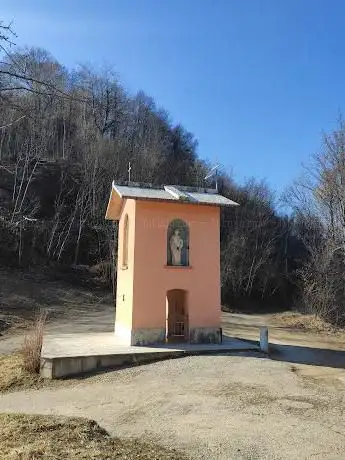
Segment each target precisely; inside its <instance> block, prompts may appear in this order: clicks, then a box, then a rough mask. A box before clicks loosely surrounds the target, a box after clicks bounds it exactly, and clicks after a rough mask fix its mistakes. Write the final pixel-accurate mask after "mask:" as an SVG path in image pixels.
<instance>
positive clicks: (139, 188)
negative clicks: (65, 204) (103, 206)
mask: <svg viewBox="0 0 345 460" xmlns="http://www.w3.org/2000/svg"><path fill="white" fill-rule="evenodd" d="M124 199H134V200H153V201H167V202H179V203H188V204H199V205H208V206H238V203H236V202H235V201H232V200H230V199H229V198H226V197H225V196H223V195H220V194H219V193H218V192H217V190H216V189H210V188H198V187H187V186H183V185H163V186H155V185H151V184H142V183H135V182H129V183H126V185H120V184H116V183H115V182H113V183H112V189H111V194H110V199H109V204H108V209H107V213H106V219H111V220H118V219H119V212H120V207H121V205H122V200H124Z"/></svg>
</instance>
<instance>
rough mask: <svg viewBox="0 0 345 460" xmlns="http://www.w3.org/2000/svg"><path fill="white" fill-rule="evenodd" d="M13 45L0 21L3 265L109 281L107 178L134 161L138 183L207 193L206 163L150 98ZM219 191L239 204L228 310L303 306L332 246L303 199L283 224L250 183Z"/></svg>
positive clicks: (229, 233) (227, 240) (224, 250)
mask: <svg viewBox="0 0 345 460" xmlns="http://www.w3.org/2000/svg"><path fill="white" fill-rule="evenodd" d="M1 30H2V34H1ZM12 37H13V36H12V35H11V30H10V29H8V28H7V27H5V26H4V24H2V27H0V43H1V44H2V45H1V49H2V51H3V53H2V59H1V61H2V62H1V64H0V263H1V264H3V265H15V266H28V265H38V266H42V265H47V264H50V263H52V262H54V263H59V264H64V265H78V264H85V265H89V266H95V265H97V266H98V269H99V270H101V271H103V275H104V276H106V277H108V279H109V281H111V280H114V276H116V274H112V273H111V267H113V261H114V260H115V259H116V244H115V242H116V236H117V228H116V225H115V224H113V223H110V222H106V221H105V220H104V215H105V207H106V204H107V201H108V198H109V191H110V186H111V183H112V181H113V180H115V181H125V180H127V178H128V172H127V169H128V163H129V162H130V163H131V166H132V170H131V180H132V181H137V182H148V183H152V184H157V185H160V184H183V185H195V186H204V185H205V180H204V177H205V175H206V174H207V171H208V165H207V164H206V163H205V162H204V161H202V160H200V158H198V155H197V141H196V139H195V138H194V136H193V134H191V133H189V132H188V131H187V130H186V129H185V128H184V127H183V126H181V125H174V124H173V123H172V122H171V120H170V118H169V115H168V113H167V112H165V111H164V110H163V109H161V108H159V107H157V106H156V104H155V102H154V101H153V100H152V99H151V98H150V97H148V96H147V95H145V94H144V93H143V92H139V93H138V94H136V95H130V94H128V93H127V91H126V89H125V88H123V86H122V85H121V84H120V82H119V81H118V79H117V77H116V75H115V74H113V73H112V72H110V71H109V70H104V71H102V72H98V71H95V70H94V69H92V68H89V67H86V66H85V67H79V68H77V69H73V70H69V69H66V68H65V67H64V66H62V65H61V64H60V63H59V62H57V61H56V60H55V59H54V58H53V57H52V56H51V55H50V54H49V53H48V52H47V51H45V50H42V49H33V48H30V49H25V50H20V51H18V50H16V49H15V48H14V49H13V47H12V48H10V47H9V41H10V40H12ZM229 129H231V127H229ZM344 164H345V162H344ZM344 170H345V169H344ZM327 174H328V173H327V172H325V173H324V174H323V176H322V177H323V180H325V178H326V176H327ZM332 177H333V176H332ZM334 181H336V179H334ZM208 185H209V186H210V185H212V184H210V183H208ZM219 185H220V191H221V193H222V194H223V195H225V196H228V197H229V198H231V199H232V200H234V201H237V202H238V203H240V206H239V207H236V208H228V209H224V210H223V211H222V222H221V265H222V296H223V303H224V304H230V305H231V304H233V302H234V300H236V301H239V300H240V299H245V300H246V302H248V299H249V300H250V299H251V300H252V301H253V302H255V303H257V302H258V301H260V302H261V301H262V302H265V303H266V304H273V303H274V304H276V305H278V304H279V305H281V306H283V305H284V306H291V305H292V303H293V302H296V300H297V301H298V302H299V303H301V301H303V297H302V294H303V293H304V292H305V283H306V279H309V278H310V276H311V275H310V273H311V272H310V270H311V268H310V267H311V265H310V264H313V263H317V264H319V263H318V262H316V259H315V257H316V256H315V255H313V254H314V253H315V252H318V251H319V249H320V247H321V246H322V247H324V246H325V244H326V242H327V241H329V240H328V239H327V238H326V235H327V233H325V227H324V222H323V221H322V219H321V217H320V216H321V214H320V213H319V214H318V213H317V212H314V211H313V212H309V211H308V212H306V211H305V207H303V206H301V201H299V206H297V205H296V208H295V214H293V215H292V217H286V216H281V215H280V214H279V213H278V212H277V210H276V203H275V199H274V194H273V192H272V191H271V190H269V188H268V187H267V186H266V185H265V184H264V183H262V182H257V181H255V180H254V179H252V180H249V181H248V182H247V183H246V184H245V185H244V186H239V185H237V184H236V183H234V181H233V180H232V179H231V177H228V176H227V175H226V174H223V175H222V177H220V180H219ZM316 187H318V188H317V190H318V193H323V194H324V195H325V194H327V193H328V191H327V190H328V189H327V190H326V188H325V187H324V188H322V187H323V186H322V187H321V188H320V186H319V185H317V186H316ZM294 190H297V189H296V188H295V189H294ZM326 192H327V193H326ZM313 197H314V198H315V194H314V195H313ZM328 198H330V197H329V196H328ZM328 198H327V199H328ZM333 198H334V197H333V195H332V199H333ZM289 199H290V200H291V196H290V198H289ZM337 199H338V200H340V201H341V206H343V203H345V201H344V200H343V199H342V197H341V196H339V197H338V198H337ZM297 208H298V209H297ZM340 211H341V210H340V208H339V209H338V210H337V212H338V214H337V218H336V222H335V218H333V220H331V222H330V225H333V227H334V225H336V224H337V223H339V222H340V221H339V219H341V220H342V218H341V212H340ZM339 213H340V214H339ZM308 231H309V233H310V232H311V235H309V236H310V238H311V240H312V241H313V245H314V246H313V249H311V246H310V244H311V243H310V239H309V240H308V241H307V240H306V235H307V234H308ZM336 233H337V232H335V231H334V233H333V234H334V235H335V234H336ZM337 235H339V232H338V233H337ZM325 238H326V240H325ZM321 240H322V242H321ZM320 244H321V246H320ZM313 251H314V252H313ZM328 253H329V252H328ZM328 253H327V254H328ZM330 254H331V255H330V257H333V256H332V254H334V250H333V252H332V251H331V253H330ZM340 259H341V257H340ZM339 263H341V261H337V264H339ZM306 270H307V271H306ZM308 270H309V271H308ZM332 270H333V268H332ZM314 275H315V274H314ZM308 276H309V278H308ZM315 276H316V275H315ZM309 294H310V293H309ZM298 302H297V303H298ZM302 303H303V302H302ZM304 305H305V303H304ZM340 316H341V315H340ZM340 316H339V315H338V316H337V318H338V320H339V318H340Z"/></svg>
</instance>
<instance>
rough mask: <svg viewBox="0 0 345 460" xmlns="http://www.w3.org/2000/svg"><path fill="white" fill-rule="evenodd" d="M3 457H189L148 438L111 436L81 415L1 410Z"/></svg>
mask: <svg viewBox="0 0 345 460" xmlns="http://www.w3.org/2000/svg"><path fill="white" fill-rule="evenodd" d="M0 452H1V454H0V455H1V458H2V459H3V460H38V459H49V460H61V459H69V460H77V459H83V460H91V459H93V460H96V459H97V460H111V459H116V460H173V459H174V460H186V457H185V456H184V455H182V454H180V453H179V452H177V451H175V450H167V449H165V448H163V447H160V446H157V445H156V444H153V443H149V442H141V441H138V440H122V439H117V438H111V437H110V436H109V435H108V433H107V432H106V431H105V430H103V429H102V428H101V427H100V426H99V425H98V424H97V423H96V422H94V421H92V420H86V419H82V418H67V417H52V416H43V415H20V414H0Z"/></svg>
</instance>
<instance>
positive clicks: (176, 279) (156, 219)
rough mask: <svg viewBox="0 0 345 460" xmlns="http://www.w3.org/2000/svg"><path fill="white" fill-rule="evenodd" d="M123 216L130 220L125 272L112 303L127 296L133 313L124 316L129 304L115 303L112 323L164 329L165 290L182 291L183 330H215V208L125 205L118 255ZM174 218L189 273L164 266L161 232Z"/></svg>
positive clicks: (164, 234) (217, 267)
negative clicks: (181, 225)
mask: <svg viewBox="0 0 345 460" xmlns="http://www.w3.org/2000/svg"><path fill="white" fill-rule="evenodd" d="M125 213H128V215H129V219H130V220H129V224H130V241H129V243H130V244H129V249H130V251H129V264H128V265H129V266H128V269H127V270H122V272H121V273H119V275H118V276H120V280H119V283H118V298H119V295H121V293H123V292H125V291H126V292H128V302H133V313H132V314H131V317H129V316H127V313H126V311H127V309H128V305H129V304H128V303H127V302H126V301H125V302H120V305H121V306H120V310H119V313H118V311H117V321H118V320H120V321H121V322H122V321H125V322H126V324H127V323H128V322H131V323H132V328H134V329H137V328H155V327H157V328H158V327H165V325H166V293H167V291H168V290H170V289H184V290H186V291H187V309H188V316H189V326H190V327H219V326H220V254H219V250H220V249H219V208H218V207H215V206H202V205H192V204H184V203H181V204H180V203H167V202H154V201H135V202H134V200H126V203H125V206H124V209H123V211H122V214H121V219H120V235H119V245H120V251H121V246H122V244H121V227H122V225H123V218H124V214H125ZM176 218H178V219H183V220H184V221H185V222H186V223H187V224H188V226H189V247H190V249H189V262H190V267H167V266H166V264H167V227H168V224H169V223H170V221H171V220H173V219H176ZM120 259H121V252H120V253H119V260H120ZM119 270H121V267H119ZM132 270H133V271H132ZM125 271H126V272H127V273H124V272H125ZM132 275H133V278H132V280H133V283H131V276H132ZM126 306H127V307H126ZM118 308H119V304H118V306H117V309H118Z"/></svg>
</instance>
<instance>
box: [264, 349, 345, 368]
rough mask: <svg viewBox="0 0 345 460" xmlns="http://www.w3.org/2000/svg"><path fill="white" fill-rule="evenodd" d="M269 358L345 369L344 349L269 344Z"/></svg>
mask: <svg viewBox="0 0 345 460" xmlns="http://www.w3.org/2000/svg"><path fill="white" fill-rule="evenodd" d="M270 350H271V351H270V354H269V356H270V358H271V359H273V360H275V361H283V362H289V363H294V364H309V365H312V366H325V367H334V368H338V369H345V351H342V350H329V349H327V348H314V347H301V346H295V345H277V344H271V345H270Z"/></svg>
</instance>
